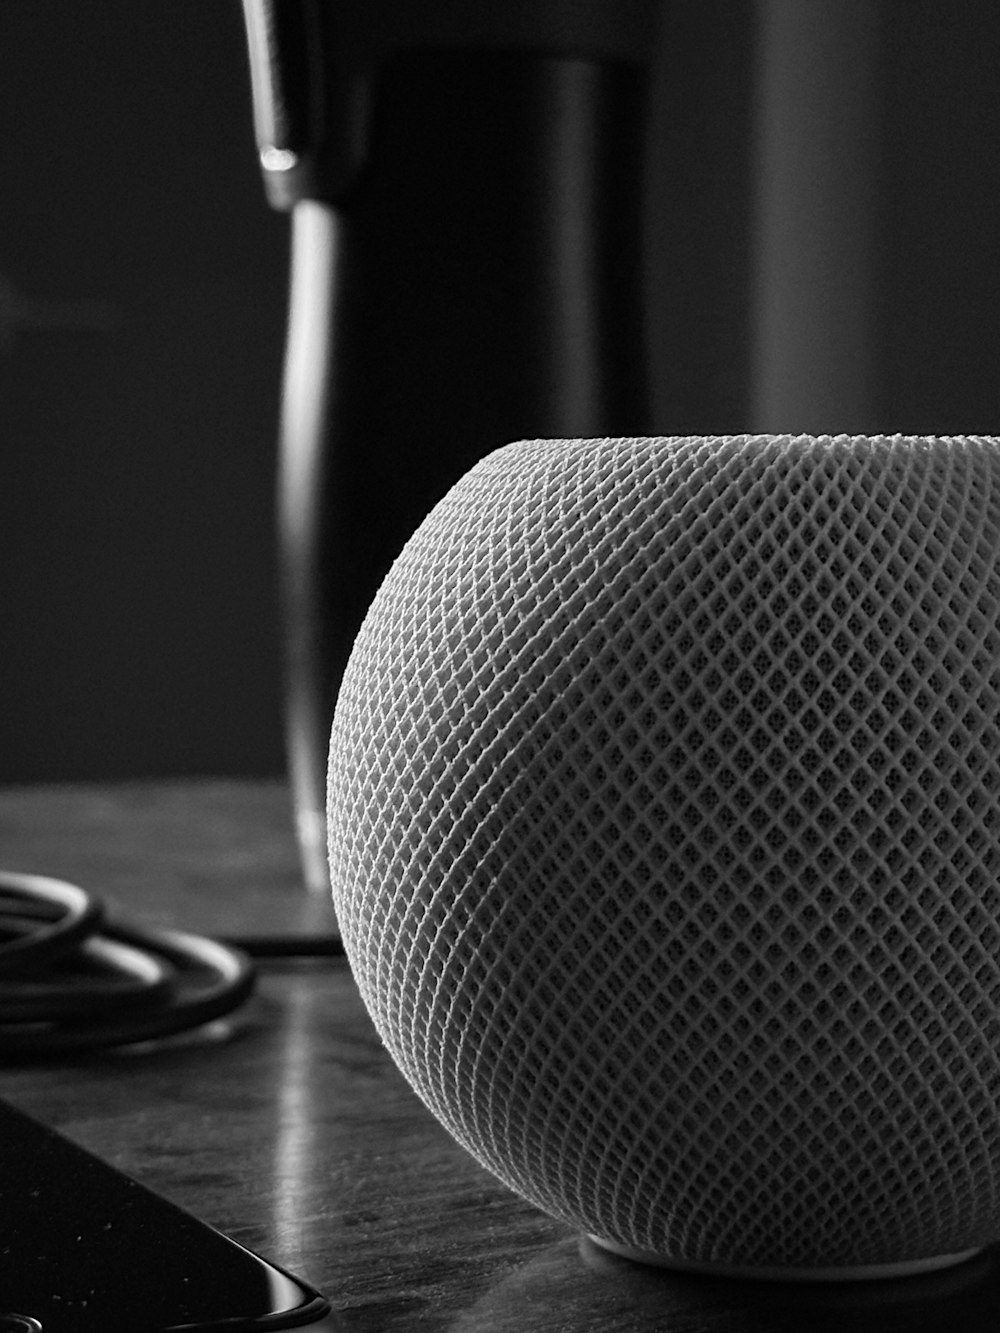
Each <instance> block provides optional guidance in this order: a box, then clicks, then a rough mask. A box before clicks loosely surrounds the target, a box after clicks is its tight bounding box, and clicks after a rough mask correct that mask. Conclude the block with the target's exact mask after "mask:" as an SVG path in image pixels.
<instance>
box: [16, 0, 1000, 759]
mask: <svg viewBox="0 0 1000 1333" xmlns="http://www.w3.org/2000/svg"><path fill="white" fill-rule="evenodd" d="M663 16H664V23H663V36H662V40H661V43H660V49H659V50H658V52H657V54H656V61H655V85H654V102H653V133H652V138H651V144H650V151H649V182H650V192H649V216H648V240H649V284H648V289H649V298H650V336H651V343H652V348H653V363H654V371H655V382H656V422H655V426H656V429H658V430H661V431H663V432H664V433H684V432H689V431H690V432H703V433H715V432H727V431H741V430H746V429H763V430H831V431H837V430H844V429H846V430H861V431H874V430H886V431H891V430H897V429H898V430H903V431H910V432H962V431H981V432H990V431H993V430H997V429H998V408H1000V391H998V374H997V370H998V363H997V349H998V336H997V335H998V325H1000V258H998V251H997V245H996V235H995V233H996V230H997V220H996V201H997V198H998V194H1000V192H998V183H1000V182H998V162H1000V152H998V150H1000V86H998V80H997V78H996V74H995V71H996V68H997V66H998V61H1000V18H998V16H997V11H996V8H995V6H994V5H993V4H992V3H988V2H987V0H963V3H961V4H959V5H954V6H945V5H941V4H940V3H938V0H757V2H756V3H754V2H752V0H664V3H663ZM0 123H2V124H3V126H4V133H3V135H2V136H0V172H2V175H0V179H2V185H0V700H2V704H0V781H2V782H17V781H35V780H63V779H79V778H92V777H121V776H128V775H169V774H179V773H190V774H196V773H247V774H256V773H273V772H278V771H279V770H280V769H281V767H282V763H283V757H282V744H281V717H280V685H279V665H278V657H279V652H278V637H279V636H278V616H277V602H276V595H275V552H274V538H273V532H272V488H273V469H274V456H275V434H276V427H277V416H278V400H279V385H280V372H281V357H282V342H283V335H284V319H285V288H286V273H287V244H288V236H287V220H286V219H285V218H283V217H280V216H278V215H275V214H273V213H271V212H270V211H269V210H268V209H267V207H266V205H265V203H264V199H263V192H262V189H261V186H260V182H259V178H258V173H257V167H256V160H255V153H254V148H253V142H252V132H251V123H250V111H249V87H248V77H247V72H246V57H245V50H244V38H243V30H242V17H241V13H240V10H239V6H238V4H237V3H236V0H143V3H141V4H135V3H134V2H133V0H101V3H99V4H96V5H86V6H84V5H73V4H66V3H65V0H5V3H4V4H3V5H0Z"/></svg>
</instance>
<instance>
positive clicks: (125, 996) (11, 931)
mask: <svg viewBox="0 0 1000 1333" xmlns="http://www.w3.org/2000/svg"><path fill="white" fill-rule="evenodd" d="M255 981H256V969H255V967H254V964H253V962H252V961H251V959H250V957H249V955H248V953H246V952H245V951H244V950H242V949H240V948H237V947H234V946H233V945H232V944H228V943H222V942H220V941H217V940H211V939H206V938H204V937H203V936H200V935H192V934H189V933H188V932H186V931H180V930H150V929H147V928H145V927H139V926H135V925H123V924H121V923H118V922H111V921H109V920H108V917H107V913H106V911H105V909H104V906H103V904H102V903H101V902H100V901H99V900H98V899H97V898H95V897H94V896H93V895H91V894H89V893H87V892H86V891H85V890H83V889H81V888H80V887H78V886H77V885H75V884H70V883H67V882H66V881H65V880H58V879H52V878H50V877H49V876H45V875H26V874H19V873H14V872H9V871H6V872H0V1061H7V1062H8V1063H9V1062H11V1061H16V1062H22V1061H23V1060H25V1059H29V1058H36V1057H44V1056H53V1055H63V1054H69V1053H73V1052H80V1051H85V1050H93V1049H95V1048H100V1047H113V1046H124V1045H131V1044H133V1043H136V1042H142V1041H149V1040H152V1039H154V1038H160V1037H166V1036H170V1035H173V1034H175V1033H178V1032H183V1031H185V1030H186V1029H189V1028H194V1027H198V1026H200V1025H202V1024H205V1023H209V1022H212V1021H214V1020H215V1019H218V1018H221V1017H223V1016H224V1015H226V1014H229V1013H231V1012H232V1011H233V1010H234V1009H236V1008H237V1007H238V1006H239V1005H241V1004H243V1002H244V1001H245V1000H246V999H248V997H249V996H250V994H251V993H252V991H253V988H254V984H255Z"/></svg>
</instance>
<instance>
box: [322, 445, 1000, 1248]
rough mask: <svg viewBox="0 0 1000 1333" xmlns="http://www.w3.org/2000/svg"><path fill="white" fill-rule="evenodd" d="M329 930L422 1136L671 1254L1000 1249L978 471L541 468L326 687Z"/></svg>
mask: <svg viewBox="0 0 1000 1333" xmlns="http://www.w3.org/2000/svg"><path fill="white" fill-rule="evenodd" d="M329 819H330V849H331V868H332V876H333V884H334V898H335V906H336V910H337V913H338V916H339V920H340V924H341V928H342V931H343V935H344V940H345V945H346V949H347V953H348V957H349V960H350V963H351V966H352V969H353V971H354V974H355V976H356V979H357V983H358V986H359V988H360V991H361V994H362V996H363V999H364V1001H365V1003H366V1005H367V1007H368V1009H369V1010H370V1012H371V1014H372V1017H373V1019H374V1022H375V1024H376V1026H377V1028H378V1030H379V1032H380V1034H381V1036H382V1038H383V1040H384V1041H385V1043H386V1045H387V1046H388V1049H389V1051H390V1052H391V1053H392V1055H393V1057H394V1058H395V1060H396V1061H397V1063H398V1064H399V1066H400V1068H401V1069H402V1071H403V1073H404V1074H405V1076H406V1077H407V1079H408V1080H409V1081H410V1083H411V1084H412V1086H413V1087H414V1088H415V1089H416V1091H417V1093H418V1094H419V1095H420V1097H421V1098H422V1099H423V1100H424V1101H425V1103H426V1104H427V1106H428V1107H429V1108H430V1109H431V1111H433V1113H434V1114H435V1115H436V1116H437V1117H438V1118H439V1119H440V1120H441V1121H442V1122H443V1124H444V1125H445V1126H446V1127H447V1128H448V1129H449V1130H450V1131H451V1133H452V1134H453V1135H454V1137H455V1138H456V1139H457V1140H458V1141H459V1142H460V1143H462V1144H463V1145H464V1146H465V1147H466V1148H467V1149H468V1150H469V1151H470V1152H471V1153H472V1154H474V1156H475V1157H476V1158H478V1160H479V1161H480V1162H481V1163H482V1164H484V1165H485V1166H486V1167H487V1168H489V1170H490V1171H492V1172H494V1173H495V1174H496V1175H497V1176H498V1177H499V1178H500V1179H501V1180H503V1181H505V1182H506V1183H507V1184H508V1185H509V1186H510V1187H512V1188H513V1189H514V1190H515V1191H517V1192H519V1193H520V1194H522V1195H523V1196H525V1197H527V1198H528V1199H530V1200H532V1201H533V1202H534V1203H536V1204H537V1205H539V1206H540V1207H541V1208H543V1209H545V1210H547V1211H549V1212H551V1213H553V1214H555V1215H556V1216H558V1217H561V1218H563V1219H565V1220H567V1221H569V1222H571V1223H572V1224H573V1225H574V1226H577V1227H581V1228H583V1229H584V1230H585V1231H587V1232H590V1233H594V1234H597V1235H599V1236H601V1237H604V1238H606V1239H608V1240H610V1241H612V1242H614V1243H617V1244H619V1245H625V1246H629V1247H635V1248H638V1249H642V1250H647V1251H655V1252H657V1253H658V1254H660V1255H662V1256H664V1257H665V1258H668V1259H674V1260H677V1261H683V1260H691V1261H697V1262H708V1263H712V1262H720V1263H726V1264H743V1265H756V1264H761V1265H767V1266H792V1267H795V1266H814V1265H820V1266H824V1265H833V1266H837V1265H857V1264H869V1263H895V1262H902V1261H906V1260H911V1259H915V1258H921V1257H925V1256H932V1255H938V1254H942V1253H950V1252H954V1251H957V1250H962V1249H965V1248H967V1247H973V1246H978V1245H982V1244H985V1243H987V1242H989V1241H991V1240H994V1239H995V1238H997V1236H998V1234H1000V1200H998V1157H1000V1113H998V1103H1000V924H998V923H1000V841H998V832H1000V442H998V441H997V440H994V439H992V438H972V437H970V438H961V439H959V438H954V439H942V438H928V439H922V438H906V437H874V438H866V437H846V436H838V437H819V438H813V437H805V436H800V437H764V436H757V437H753V436H740V437H725V438H714V439H713V438H709V439H705V438H679V439H635V440H596V441H595V440H590V441H587V440H583V441H580V440H577V441H566V440H552V441H534V442H523V443H519V444H515V445H510V446H508V447H506V448H503V449H500V450H498V451H497V452H495V453H493V454H491V455H490V456H488V457H487V458H485V459H484V460H483V461H482V462H481V463H480V464H478V465H477V466H476V467H475V468H474V469H473V470H472V471H471V472H470V473H468V474H467V475H466V476H465V477H464V478H463V479H462V480H461V481H460V482H459V483H458V484H457V485H456V486H455V487H454V488H453V489H452V491H451V492H450V493H449V494H448V495H447V496H446V497H445V498H444V499H443V500H442V502H441V503H440V504H439V505H438V506H437V507H436V508H435V509H434V511H433V512H432V513H431V514H430V515H429V517H428V518H427V519H426V521H425V522H424V524H423V525H422V526H421V528H420V529H419V530H418V531H417V533H416V534H415V535H414V536H413V538H412V539H411V540H410V542H409V543H408V544H407V546H406V548H405V549H404V551H403V552H402V554H401V555H400V557H399V559H398V560H397V562H396V564H395V565H394V567H393V568H392V570H391V572H390V573H389V575H388V577H387V579H386V581H385V583H384V585H383V586H382V588H381V590H380V592H379V593H378V595H377V597H376V599H375V602H374V603H373V605H372V608H371V610H370V612H369V614H368V617H367V619H366V620H365V623H364V625H363V627H362V629H361V631H360V634H359V636H358V639H357V643H356V646H355V649H354V652H353V655H352V658H351V661H350V664H349V667H348V669H347V673H346V676H345V678H344V681H343V685H342V689H341V694H340V698H339V702H338V707H337V715H336V720H335V723H334V728H333V736H332V745H331V754H330V805H329Z"/></svg>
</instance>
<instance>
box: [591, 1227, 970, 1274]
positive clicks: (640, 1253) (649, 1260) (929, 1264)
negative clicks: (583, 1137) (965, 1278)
mask: <svg viewBox="0 0 1000 1333" xmlns="http://www.w3.org/2000/svg"><path fill="white" fill-rule="evenodd" d="M587 1239H588V1240H590V1241H593V1243H594V1244H595V1245H597V1246H599V1247H600V1248H601V1249H602V1250H607V1251H608V1252H609V1253H610V1254H616V1255H618V1256H619V1258H622V1259H631V1260H632V1262H633V1263H638V1264H650V1265H652V1266H654V1267H656V1268H669V1269H672V1270H673V1271H674V1272H678V1273H706V1274H710V1275H711V1276H712V1277H730V1278H754V1279H757V1278H759V1279H761V1280H763V1281H768V1282H859V1281H860V1282H864V1281H869V1282H870V1281H873V1280H876V1279H882V1280H884V1279H888V1278H898V1277H916V1276H919V1275H920V1274H923V1273H936V1272H939V1271H940V1270H941V1269H942V1268H953V1267H954V1266H955V1265H956V1264H964V1263H966V1262H967V1261H968V1260H969V1259H974V1258H975V1257H976V1255H977V1254H982V1253H983V1247H982V1246H979V1247H977V1248H976V1249H973V1250H959V1251H958V1252H957V1253H955V1254H937V1255H934V1256H933V1257H932V1258H930V1259H907V1260H905V1261H903V1262H902V1263H895V1264H858V1265H855V1266H853V1267H851V1266H846V1267H834V1266H831V1267H829V1268H825V1267H817V1268H805V1267H802V1268H800V1267H791V1268H779V1267H774V1268H769V1267H767V1266H766V1265H756V1264H715V1263H705V1262H703V1261H700V1260H697V1259H692V1260H686V1259H668V1258H667V1257H666V1256H664V1255H662V1254H657V1253H656V1252H655V1251H654V1250H640V1249H636V1248H635V1247H634V1246H631V1245H621V1244H619V1243H618V1241H614V1240H605V1239H604V1238H603V1237H601V1236H595V1235H593V1234H590V1233H588V1236H587Z"/></svg>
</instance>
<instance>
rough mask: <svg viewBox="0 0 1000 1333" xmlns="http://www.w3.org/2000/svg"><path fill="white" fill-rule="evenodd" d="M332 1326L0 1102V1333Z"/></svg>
mask: <svg viewBox="0 0 1000 1333" xmlns="http://www.w3.org/2000/svg"><path fill="white" fill-rule="evenodd" d="M306 1325H308V1326H311V1327H312V1328H313V1329H315V1330H326V1333H333V1331H334V1330H336V1329H341V1328H342V1327H343V1326H342V1323H341V1321H340V1320H339V1319H338V1318H337V1316H336V1314H335V1313H334V1312H333V1311H332V1309H331V1307H330V1303H329V1301H328V1300H327V1299H326V1298H325V1297H324V1296H322V1295H320V1293H319V1292H318V1291H315V1290H314V1289H313V1288H312V1287H310V1286H309V1285H308V1284H307V1283H305V1282H302V1281H300V1280H299V1279H298V1278H295V1277H292V1276H291V1274H289V1273H286V1272H285V1271H284V1270H283V1269H281V1268H278V1267H277V1266H276V1265H275V1264H272V1263H269V1262H268V1261H267V1260H265V1259H262V1258H260V1256H259V1255H256V1254H254V1253H253V1252H252V1251H250V1250H247V1249H245V1248H244V1247H243V1246H242V1245H238V1244H237V1243H236V1241H234V1240H231V1239H230V1238H229V1237H228V1236H224V1235H223V1234H222V1233H221V1232H219V1231H216V1230H215V1229H214V1228H212V1227H210V1226H207V1225H206V1224H205V1223H204V1222H200V1221H199V1220H198V1219H197V1218H195V1217H193V1216H192V1215H191V1214H190V1213H187V1212H185V1211H184V1210H183V1209H182V1208H178V1207H177V1206H176V1205H175V1204H172V1203H170V1202H169V1201H168V1200H166V1199H164V1198H161V1197H160V1196H159V1195H158V1194H155V1193H154V1192H153V1191H152V1190H149V1189H147V1188H146V1187H145V1186H143V1185H140V1184H139V1183H138V1182H137V1181H135V1180H132V1179H131V1178H130V1177H128V1176H126V1175H124V1174H123V1173H122V1172H121V1171H118V1170H116V1169H115V1168H114V1167H112V1166H110V1165H109V1164H108V1163H106V1162H102V1161H101V1160H100V1159H99V1158H97V1157H94V1156H93V1155H92V1154H91V1153H89V1152H86V1151H85V1150H84V1149H83V1148H79V1147H77V1146H76V1144H73V1143H71V1142H70V1141H69V1140H68V1139H66V1138H64V1137H63V1136H62V1135H61V1134H58V1133H56V1132H55V1131H54V1130H52V1129H49V1128H47V1127H46V1126H44V1125H42V1124H40V1123H39V1122H38V1121H36V1120H34V1119H32V1118H31V1117H30V1116H27V1115H25V1114H24V1113H23V1112H21V1111H18V1110H16V1109H15V1108H14V1107H12V1106H10V1105H9V1104H8V1103H6V1102H3V1101H0V1333H167V1330H181V1329H184V1330H191V1331H192V1333H193V1330H199V1329H205V1330H209V1329H220V1330H223V1329H224V1330H225V1331H226V1333H251V1331H253V1333H263V1331H264V1330H270V1329H282V1328H300V1327H303V1326H306Z"/></svg>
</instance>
